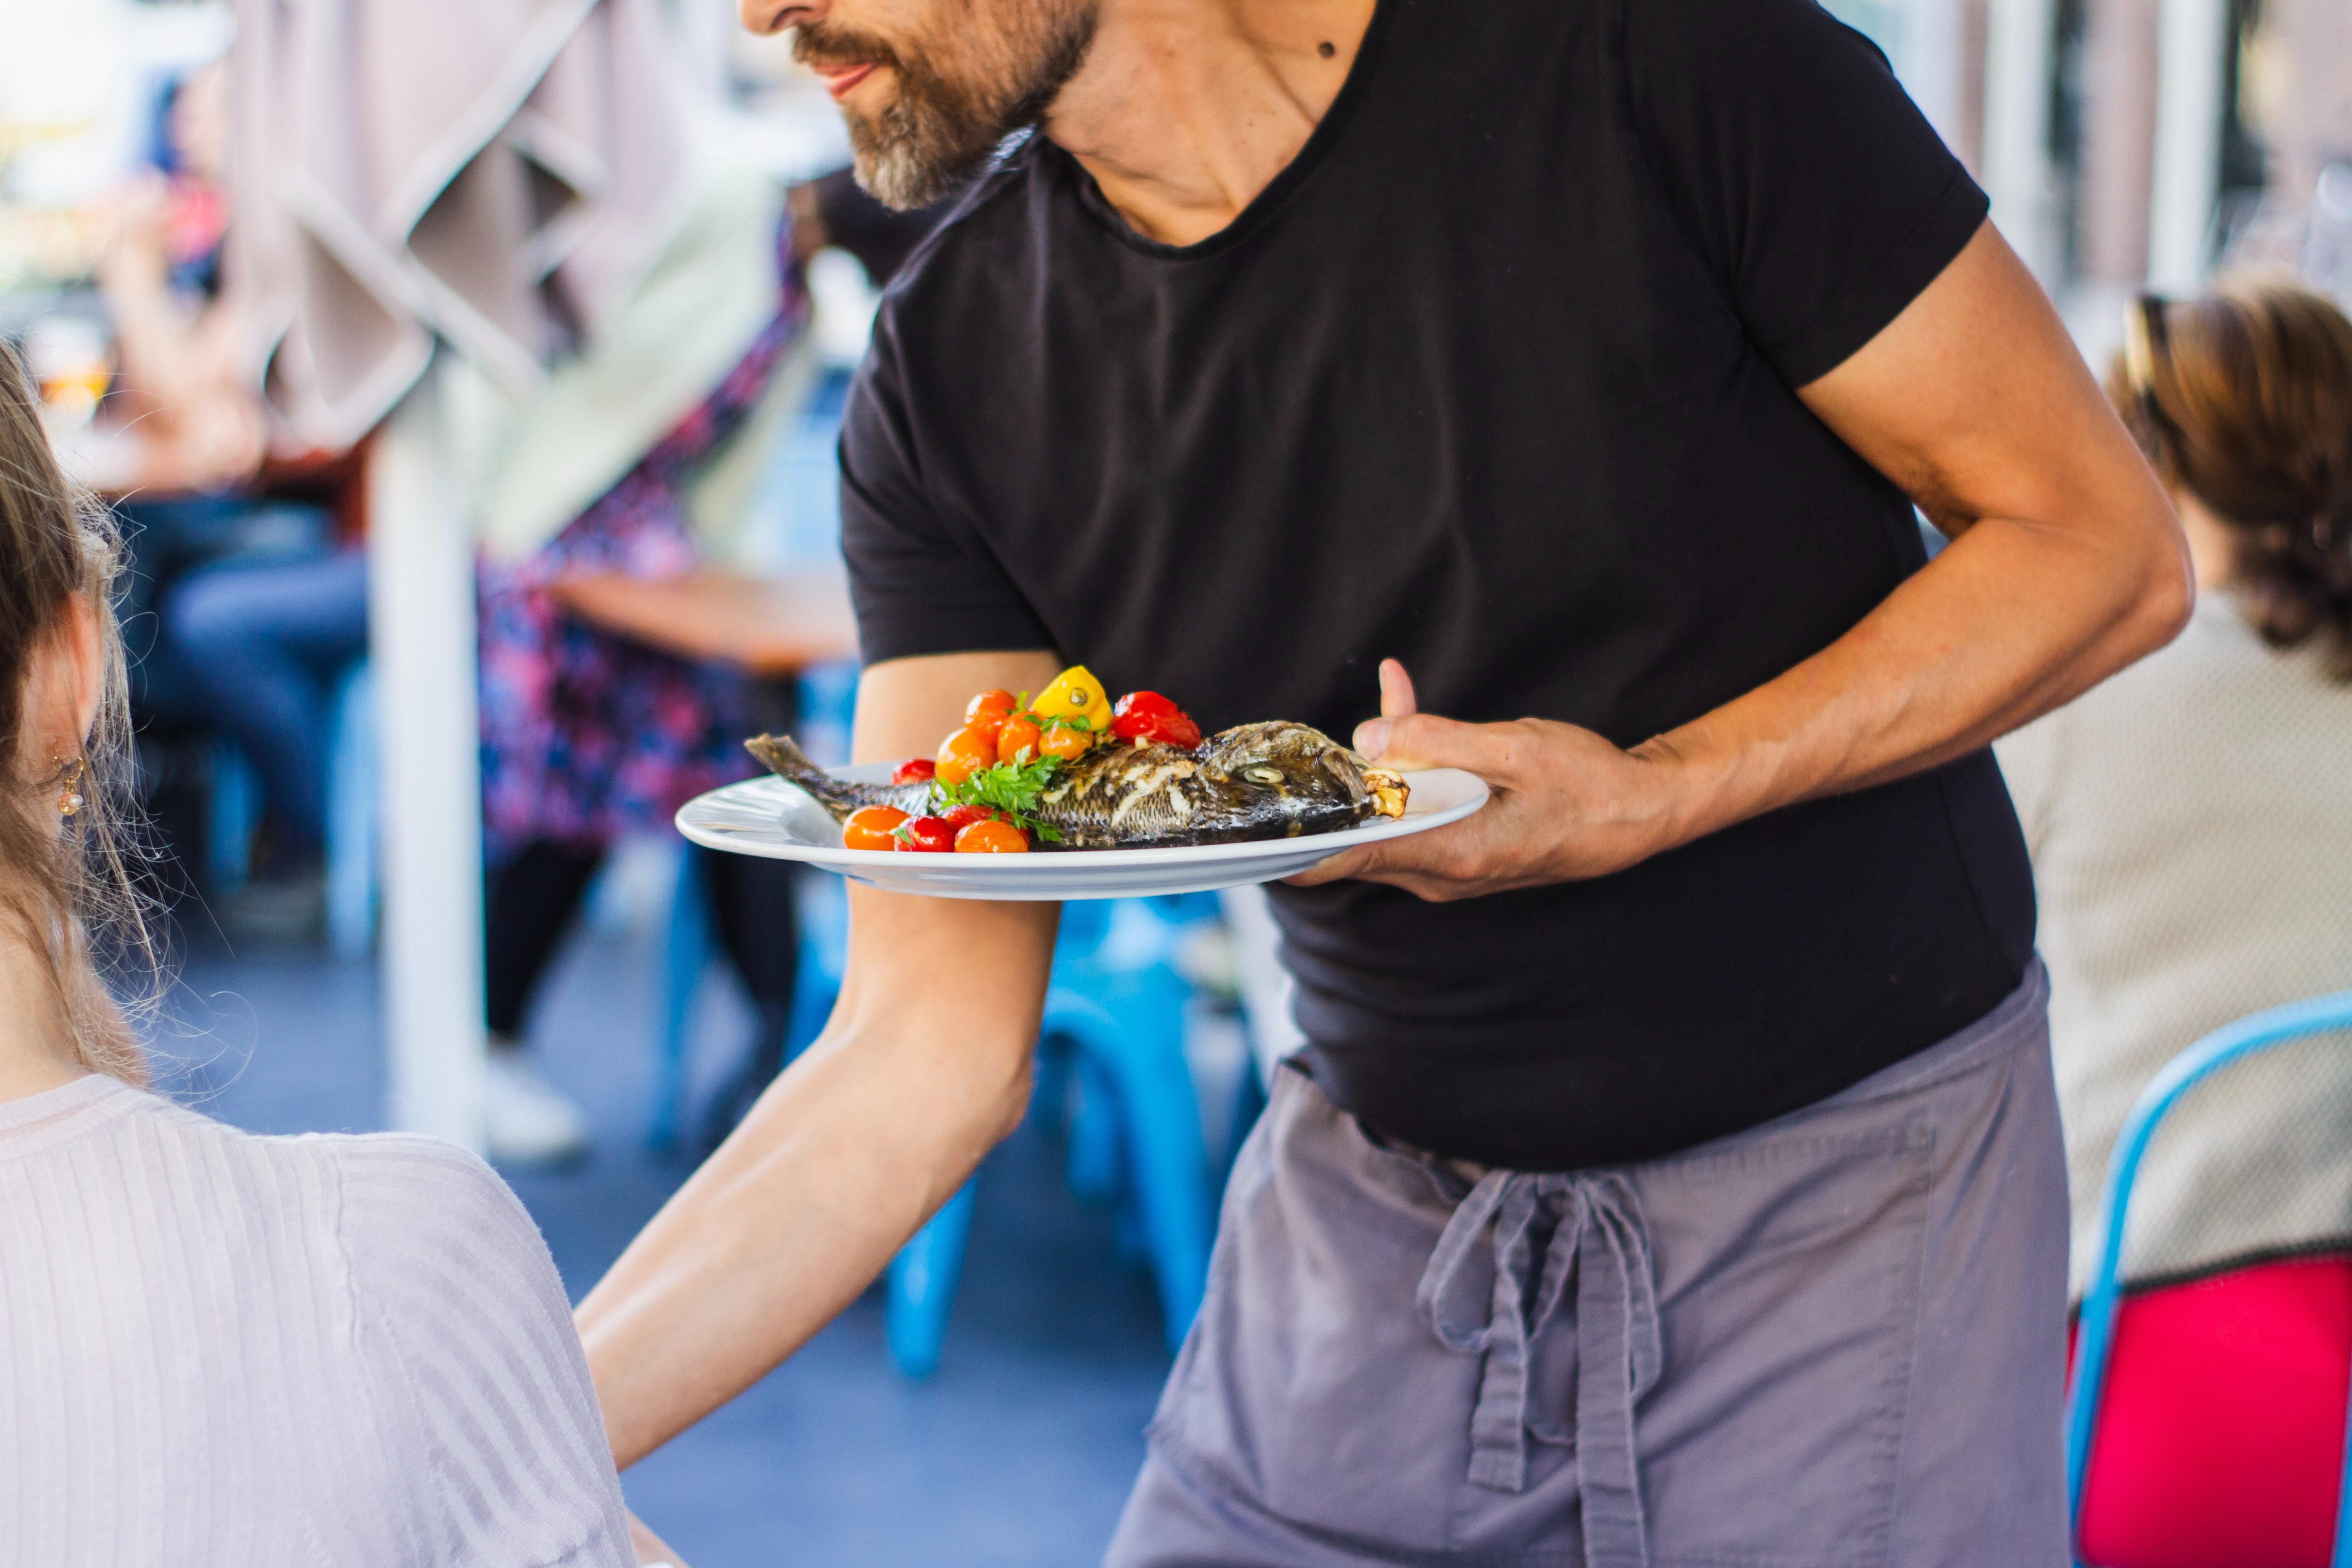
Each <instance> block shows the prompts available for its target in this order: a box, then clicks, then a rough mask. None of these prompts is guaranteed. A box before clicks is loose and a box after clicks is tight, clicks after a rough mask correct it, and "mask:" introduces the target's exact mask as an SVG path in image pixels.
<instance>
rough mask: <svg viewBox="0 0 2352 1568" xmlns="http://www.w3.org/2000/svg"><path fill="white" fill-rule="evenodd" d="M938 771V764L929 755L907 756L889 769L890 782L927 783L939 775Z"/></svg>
mask: <svg viewBox="0 0 2352 1568" xmlns="http://www.w3.org/2000/svg"><path fill="white" fill-rule="evenodd" d="M939 771H940V764H939V763H935V762H933V761H931V759H930V758H929V757H908V759H907V760H906V761H905V762H903V763H899V764H898V766H897V767H895V768H892V769H891V770H890V782H891V783H892V784H929V782H930V781H931V780H932V779H933V778H935V777H937V776H938V775H939Z"/></svg>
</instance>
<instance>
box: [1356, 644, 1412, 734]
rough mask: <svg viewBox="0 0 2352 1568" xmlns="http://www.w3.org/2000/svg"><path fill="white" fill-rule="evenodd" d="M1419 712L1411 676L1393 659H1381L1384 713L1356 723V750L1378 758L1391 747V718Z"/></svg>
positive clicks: (1382, 711) (1382, 707)
mask: <svg viewBox="0 0 2352 1568" xmlns="http://www.w3.org/2000/svg"><path fill="white" fill-rule="evenodd" d="M1417 711H1419V707H1418V705H1417V703H1416V702H1415V700H1414V699H1413V694H1412V676H1410V675H1407V674H1406V673H1405V668H1404V666H1403V665H1402V664H1400V663H1399V662H1398V661H1397V660H1395V659H1392V658H1384V659H1382V660H1381V716H1380V717H1379V718H1377V719H1367V720H1365V721H1363V722H1362V723H1360V724H1359V725H1357V726H1356V750H1358V751H1360V752H1363V753H1364V755H1366V756H1368V757H1377V756H1379V755H1380V754H1381V752H1384V751H1387V750H1388V747H1389V725H1390V722H1391V721H1392V720H1396V719H1402V718H1403V717H1404V716H1405V715H1406V714H1408V713H1412V712H1417Z"/></svg>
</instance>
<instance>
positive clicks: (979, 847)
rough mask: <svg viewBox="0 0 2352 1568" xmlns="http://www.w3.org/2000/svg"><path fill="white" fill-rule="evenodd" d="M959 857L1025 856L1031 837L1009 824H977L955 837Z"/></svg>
mask: <svg viewBox="0 0 2352 1568" xmlns="http://www.w3.org/2000/svg"><path fill="white" fill-rule="evenodd" d="M955 847H956V853H957V854H959V855H1025V854H1027V853H1028V852H1029V836H1028V835H1027V834H1025V833H1024V832H1022V831H1021V830H1020V829H1019V828H1017V827H1015V826H1013V824H1011V823H1009V822H975V823H973V824H972V825H971V826H970V827H967V828H965V829H964V830H963V831H962V832H961V833H959V834H957V835H956V836H955Z"/></svg>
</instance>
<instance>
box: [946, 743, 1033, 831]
mask: <svg viewBox="0 0 2352 1568" xmlns="http://www.w3.org/2000/svg"><path fill="white" fill-rule="evenodd" d="M1061 766H1062V759H1061V758H1059V757H1036V758H1033V759H1031V760H1030V761H1027V762H1014V763H996V764H994V765H993V766H992V767H985V768H982V769H980V770H979V771H978V772H976V773H972V774H971V777H969V778H967V779H965V780H964V781H963V783H961V784H948V783H946V782H944V781H942V780H940V779H933V780H932V781H931V795H932V796H933V798H935V799H936V800H938V801H939V803H940V805H943V806H950V807H953V806H959V805H977V806H984V807H986V808H987V809H988V810H990V811H993V812H998V813H1000V814H1002V815H1003V816H1004V817H1005V818H1006V819H1007V820H1009V821H1010V822H1011V823H1012V824H1013V826H1016V827H1024V828H1026V829H1028V830H1029V831H1030V832H1032V833H1034V834H1035V835H1036V836H1037V837H1040V838H1042V839H1044V840H1045V842H1046V843H1048V844H1058V843H1060V842H1061V841H1062V836H1061V835H1060V834H1059V833H1056V832H1055V830H1054V829H1052V828H1050V827H1048V826H1045V824H1044V823H1042V822H1040V821H1038V820H1037V804H1038V797H1039V796H1040V795H1044V794H1045V786H1046V785H1047V784H1051V783H1053V782H1054V775H1055V773H1057V772H1059V771H1060V769H1061Z"/></svg>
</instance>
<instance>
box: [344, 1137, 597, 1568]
mask: <svg viewBox="0 0 2352 1568" xmlns="http://www.w3.org/2000/svg"><path fill="white" fill-rule="evenodd" d="M334 1142H336V1143H337V1144H339V1145H340V1147H339V1149H338V1150H337V1153H338V1156H339V1158H338V1161H337V1164H338V1167H339V1173H340V1181H341V1215H340V1219H339V1224H338V1229H339V1233H340V1235H341V1241H342V1247H343V1253H344V1256H345V1258H347V1259H348V1260H349V1267H350V1269H351V1279H352V1297H353V1305H354V1311H355V1315H356V1319H357V1321H356V1324H355V1330H356V1337H357V1342H358V1345H359V1347H360V1353H361V1354H362V1356H363V1357H364V1358H365V1359H366V1361H367V1362H368V1363H369V1364H368V1373H369V1376H370V1379H371V1382H372V1384H373V1387H374V1389H375V1398H374V1400H373V1404H374V1405H375V1412H374V1414H375V1417H376V1420H377V1422H378V1423H379V1425H380V1426H381V1427H382V1428H383V1431H384V1435H385V1436H386V1437H387V1438H388V1439H389V1444H390V1449H391V1453H392V1455H393V1457H394V1463H395V1466H396V1468H398V1469H399V1470H401V1471H404V1472H405V1473H406V1474H407V1476H408V1477H409V1478H410V1479H412V1480H413V1483H414V1491H413V1493H412V1494H411V1496H410V1497H409V1498H408V1499H407V1502H408V1503H409V1505H410V1506H409V1507H408V1509H407V1510H405V1511H406V1513H407V1518H406V1519H405V1521H404V1523H405V1524H406V1526H407V1528H408V1529H409V1530H410V1531H411V1532H412V1533H413V1535H414V1536H415V1540H413V1541H412V1542H408V1543H406V1544H407V1546H408V1548H409V1549H410V1556H409V1558H408V1560H410V1561H415V1562H420V1563H439V1564H443V1565H444V1568H477V1565H478V1568H542V1565H543V1568H556V1565H558V1564H560V1565H562V1568H592V1565H593V1568H632V1565H634V1564H635V1562H636V1553H635V1551H634V1550H633V1549H632V1548H631V1546H630V1544H629V1535H628V1524H627V1520H626V1516H625V1513H624V1511H623V1509H622V1504H621V1483H620V1477H619V1476H618V1475H617V1474H616V1473H615V1472H614V1468H613V1455H612V1450H611V1448H610V1447H607V1445H606V1443H605V1439H604V1418H603V1416H602V1415H601V1413H600V1412H599V1411H598V1409H597V1405H596V1391H595V1388H594V1385H593V1384H591V1383H590V1381H589V1378H588V1359H587V1356H586V1354H585V1353H584V1352H583V1351H582V1350H581V1348H580V1339H579V1336H578V1334H577V1332H576V1331H574V1330H573V1328H572V1310H571V1306H570V1303H569V1302H568V1301H566V1300H565V1299H564V1294H563V1282H562V1279H560V1278H559V1277H558V1276H557V1274H556V1272H555V1262H554V1259H552V1258H550V1257H549V1256H548V1251H547V1244H546V1242H545V1241H543V1240H542V1239H541V1237H540V1234H539V1227H538V1226H535V1225H533V1224H532V1223H531V1218H530V1215H529V1214H528V1213H527V1212H526V1211H525V1210H524V1208H523V1206H522V1205H521V1203H520V1201H519V1200H518V1199H517V1198H516V1197H515V1195H514V1194H513V1192H512V1191H511V1190H509V1188H508V1186H507V1184H505V1183H504V1182H502V1181H500V1180H499V1177H498V1175H497V1173H494V1172H493V1171H491V1169H490V1168H489V1167H488V1165H485V1164H484V1163H482V1162H481V1161H480V1160H478V1159H477V1158H475V1157H474V1156H473V1155H472V1154H469V1153H467V1152H466V1151H464V1150H462V1149H459V1148H457V1146H456V1145H454V1144H449V1143H444V1142H439V1141H438V1140H436V1139H430V1138H420V1137H412V1136H407V1135H402V1134H379V1135H374V1136H370V1137H364V1138H351V1139H338V1140H335V1141H334Z"/></svg>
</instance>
